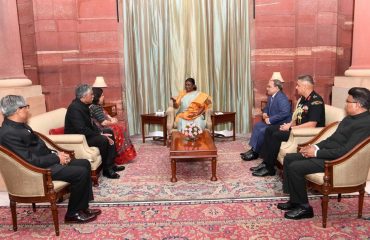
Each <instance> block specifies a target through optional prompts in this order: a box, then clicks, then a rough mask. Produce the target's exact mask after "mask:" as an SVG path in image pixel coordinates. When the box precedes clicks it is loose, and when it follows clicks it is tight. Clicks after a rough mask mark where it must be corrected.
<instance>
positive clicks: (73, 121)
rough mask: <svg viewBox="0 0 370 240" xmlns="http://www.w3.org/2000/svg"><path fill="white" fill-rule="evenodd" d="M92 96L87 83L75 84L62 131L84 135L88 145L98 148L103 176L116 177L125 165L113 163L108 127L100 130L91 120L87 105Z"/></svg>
mask: <svg viewBox="0 0 370 240" xmlns="http://www.w3.org/2000/svg"><path fill="white" fill-rule="evenodd" d="M93 98H94V95H93V91H92V88H91V87H90V86H89V85H87V84H82V85H79V86H77V88H76V98H75V99H74V100H73V101H72V103H71V104H70V105H69V107H68V109H67V113H66V117H65V125H64V132H65V133H66V134H83V135H85V137H86V140H87V144H88V145H89V146H94V147H97V148H99V151H100V155H101V157H102V162H103V176H105V177H107V178H113V179H117V178H119V177H120V175H119V174H117V173H116V172H118V171H122V170H124V169H125V167H124V166H116V165H115V164H114V159H115V157H116V155H117V152H116V147H115V145H114V141H113V138H112V136H113V132H112V131H111V130H110V129H108V128H107V129H105V131H104V132H100V130H99V128H98V127H97V126H96V125H95V123H94V122H93V121H92V120H91V116H90V109H89V105H90V104H91V103H92V101H93Z"/></svg>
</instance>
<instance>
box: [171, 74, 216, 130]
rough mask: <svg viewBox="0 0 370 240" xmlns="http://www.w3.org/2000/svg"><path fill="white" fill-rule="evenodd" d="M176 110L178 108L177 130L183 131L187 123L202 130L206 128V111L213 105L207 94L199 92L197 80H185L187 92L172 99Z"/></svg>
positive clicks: (182, 92) (184, 91)
mask: <svg viewBox="0 0 370 240" xmlns="http://www.w3.org/2000/svg"><path fill="white" fill-rule="evenodd" d="M171 100H172V101H173V106H174V108H176V109H177V108H178V109H179V110H178V112H177V114H176V118H175V123H176V125H177V129H178V130H179V131H182V130H183V129H184V127H185V125H186V124H187V123H191V122H193V123H195V124H196V125H198V126H199V127H201V128H202V129H204V128H205V127H206V120H205V114H204V113H205V111H206V110H207V109H208V106H209V105H210V104H211V103H212V102H211V100H210V99H209V96H208V95H207V94H206V93H203V92H200V91H197V86H196V85H195V80H194V79H193V78H188V79H186V80H185V90H183V91H181V92H180V93H179V95H178V96H177V98H174V97H171Z"/></svg>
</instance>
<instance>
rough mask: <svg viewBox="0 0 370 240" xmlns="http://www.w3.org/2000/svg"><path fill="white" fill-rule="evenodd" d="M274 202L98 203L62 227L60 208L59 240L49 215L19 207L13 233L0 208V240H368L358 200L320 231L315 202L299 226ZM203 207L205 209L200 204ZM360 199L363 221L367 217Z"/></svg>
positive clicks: (338, 209) (332, 214) (341, 206)
mask: <svg viewBox="0 0 370 240" xmlns="http://www.w3.org/2000/svg"><path fill="white" fill-rule="evenodd" d="M278 202H279V200H278V199H275V200H255V199H252V200H236V201H218V202H193V203H192V202H188V203H174V202H172V203H161V204H159V203H156V204H136V205H132V204H113V205H108V204H101V206H100V208H101V209H102V211H103V213H102V215H100V216H99V217H98V219H97V220H96V221H95V222H92V223H88V224H69V225H66V224H64V223H63V221H62V220H63V216H64V214H65V211H66V208H65V207H59V220H60V222H61V226H60V232H61V235H60V236H59V237H55V233H54V226H53V224H52V218H51V211H50V209H48V208H38V209H37V211H36V213H33V212H32V210H31V208H30V207H27V208H26V207H19V208H18V211H17V212H18V232H13V230H12V226H11V216H10V211H9V208H5V207H0V238H4V239H22V240H24V239H128V240H131V239H151V240H152V239H163V240H164V239H166V240H170V239H171V240H187V239H219V240H221V239H286V240H289V239H302V240H311V239H341V240H342V239H369V236H370V234H369V233H370V221H367V220H364V219H358V218H357V198H343V199H342V201H341V202H339V203H338V202H337V201H335V200H334V199H331V201H330V202H329V217H328V226H327V228H326V229H324V228H322V227H321V220H322V218H321V207H320V200H319V199H317V198H316V199H314V200H311V201H310V202H311V204H312V206H313V208H314V211H315V214H316V215H315V217H314V218H312V219H305V220H300V221H294V220H287V219H284V218H283V211H281V210H278V209H277V208H276V204H277V203H278ZM205 203H207V204H205ZM369 204H370V198H369V197H366V198H365V208H364V216H370V208H369V207H366V206H369Z"/></svg>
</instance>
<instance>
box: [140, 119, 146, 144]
mask: <svg viewBox="0 0 370 240" xmlns="http://www.w3.org/2000/svg"><path fill="white" fill-rule="evenodd" d="M141 135H142V136H143V143H145V132H144V120H143V119H141Z"/></svg>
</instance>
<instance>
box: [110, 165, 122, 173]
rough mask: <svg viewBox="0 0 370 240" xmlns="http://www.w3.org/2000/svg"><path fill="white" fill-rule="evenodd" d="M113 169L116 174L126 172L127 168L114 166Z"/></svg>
mask: <svg viewBox="0 0 370 240" xmlns="http://www.w3.org/2000/svg"><path fill="white" fill-rule="evenodd" d="M112 169H113V171H115V172H120V171H123V170H125V166H117V165H114V166H113V168H112Z"/></svg>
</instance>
